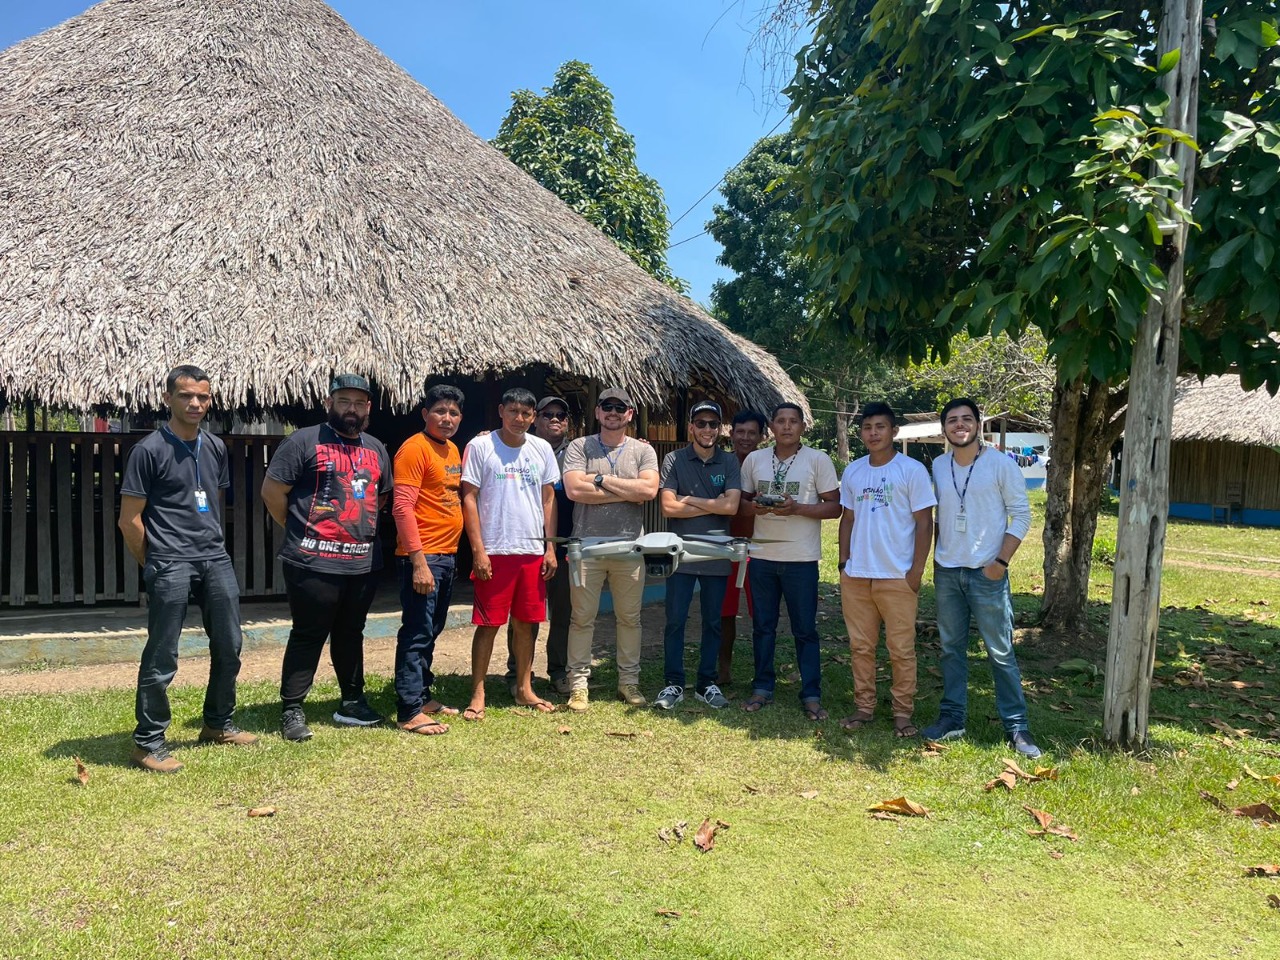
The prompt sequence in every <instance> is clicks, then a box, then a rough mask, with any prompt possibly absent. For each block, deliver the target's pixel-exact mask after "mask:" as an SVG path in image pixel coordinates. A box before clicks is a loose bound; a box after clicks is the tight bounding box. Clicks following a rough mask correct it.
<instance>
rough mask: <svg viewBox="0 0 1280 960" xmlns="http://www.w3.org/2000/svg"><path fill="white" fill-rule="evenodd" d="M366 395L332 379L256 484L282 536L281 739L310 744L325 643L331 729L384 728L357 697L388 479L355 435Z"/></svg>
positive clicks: (363, 383)
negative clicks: (318, 410)
mask: <svg viewBox="0 0 1280 960" xmlns="http://www.w3.org/2000/svg"><path fill="white" fill-rule="evenodd" d="M370 396H371V395H370V390H369V381H368V380H366V379H365V378H364V377H361V376H358V375H356V374H352V373H344V374H341V375H339V376H337V377H334V378H333V382H332V384H331V386H330V388H329V399H328V400H327V401H326V402H325V409H326V410H327V411H328V414H329V419H328V421H327V422H326V423H322V424H319V425H317V426H314V427H305V428H303V429H302V430H298V431H296V432H294V433H292V434H290V435H289V436H288V438H286V439H285V441H284V443H282V444H280V447H279V449H278V450H276V453H275V456H274V457H272V458H271V463H270V465H269V466H268V467H267V476H266V479H265V480H264V481H263V484H262V500H263V502H264V503H265V504H266V507H267V510H268V511H269V512H270V513H271V516H272V517H273V518H274V519H275V521H276V523H278V524H280V525H281V526H282V527H284V530H285V541H284V546H283V547H281V549H280V560H281V561H282V562H283V564H284V580H285V592H286V593H287V595H288V597H289V612H290V613H291V614H292V615H293V629H292V630H290V631H289V641H288V644H287V645H286V646H285V651H284V664H283V667H282V669H281V677H280V701H281V707H282V717H281V729H282V732H283V734H284V738H285V739H286V740H294V741H300V740H309V739H310V738H311V729H310V728H309V727H308V726H307V722H306V716H305V714H304V713H303V710H302V701H303V700H305V699H306V696H307V693H308V692H310V690H311V684H312V682H313V681H314V680H315V675H316V668H317V667H318V666H319V665H320V653H321V651H322V650H323V649H324V642H325V640H326V639H328V640H329V657H330V659H331V661H332V662H333V672H334V673H335V674H337V677H338V685H339V687H340V688H341V690H342V704H341V706H340V707H339V708H338V710H337V711H336V712H335V713H334V714H333V719H334V721H335V722H337V723H340V724H343V725H344V726H353V727H370V726H373V725H375V724H378V723H381V722H382V721H383V717H382V716H381V715H379V714H378V713H377V712H375V711H374V710H373V708H372V707H370V706H369V703H368V701H367V700H365V696H364V624H365V619H366V617H367V616H368V615H369V606H370V605H371V604H372V603H373V595H374V592H375V591H376V590H377V577H376V572H377V571H378V570H380V569H381V568H382V556H381V554H380V551H379V547H378V513H379V511H380V510H381V509H382V505H383V503H384V502H385V500H386V497H387V495H388V494H389V493H390V492H391V485H392V471H391V459H390V457H389V456H388V455H387V448H386V447H384V446H383V445H382V441H381V440H378V439H377V438H376V437H371V436H370V435H369V434H367V433H364V432H363V431H364V428H365V427H366V426H367V425H368V423H369V405H370V403H369V401H370Z"/></svg>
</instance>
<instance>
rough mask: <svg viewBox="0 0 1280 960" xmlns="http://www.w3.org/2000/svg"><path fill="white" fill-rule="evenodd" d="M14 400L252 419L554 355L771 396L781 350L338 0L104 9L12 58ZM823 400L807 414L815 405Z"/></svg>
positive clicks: (0, 143) (0, 238)
mask: <svg viewBox="0 0 1280 960" xmlns="http://www.w3.org/2000/svg"><path fill="white" fill-rule="evenodd" d="M0 91H2V92H0V197H3V199H4V203H3V205H2V206H0V393H3V394H4V395H6V396H7V397H8V398H9V399H11V400H14V399H18V398H34V399H37V400H38V401H40V402H43V403H48V404H55V405H64V406H69V407H74V408H81V409H84V408H87V407H89V406H91V405H94V404H108V405H113V406H120V407H125V408H135V407H147V406H155V405H157V404H158V401H159V393H160V384H159V383H158V382H157V381H158V380H159V378H160V377H161V375H162V374H163V371H165V370H166V369H168V368H169V367H170V366H172V365H173V364H176V363H182V362H190V363H197V364H199V365H201V366H203V367H204V368H205V369H207V370H208V371H209V372H210V374H211V375H212V377H213V386H214V390H215V392H216V393H217V394H218V396H219V399H220V401H221V402H222V403H223V404H225V405H227V406H233V407H241V406H246V405H264V406H270V405H287V404H292V403H299V402H301V403H309V402H311V401H312V400H313V399H314V398H315V397H318V396H322V395H323V394H324V393H325V392H327V390H326V388H327V382H328V379H329V376H330V373H331V372H332V371H335V370H353V371H358V372H360V373H364V374H366V375H369V376H371V377H373V378H374V379H375V380H376V381H377V382H378V384H379V385H380V387H381V389H382V394H383V399H384V402H389V403H391V404H393V405H395V406H405V405H409V404H412V403H413V402H415V401H416V400H417V399H418V397H419V396H420V391H421V389H422V384H423V381H424V380H425V379H426V378H428V377H430V376H439V375H457V376H466V377H481V376H484V375H486V374H489V373H494V374H504V373H509V372H512V371H515V370H518V369H521V368H527V367H530V366H533V365H539V364H545V365H546V366H548V367H550V368H551V369H552V370H553V371H559V372H562V373H571V374H575V375H578V376H582V377H586V378H591V379H595V380H598V381H601V382H607V383H620V384H622V385H623V386H625V387H626V388H627V389H628V390H629V391H631V393H632V395H633V396H634V397H635V398H636V399H637V400H639V401H641V402H645V403H650V404H656V405H659V406H660V405H662V404H663V403H664V402H665V400H666V397H667V392H668V390H669V388H671V387H692V388H694V389H703V390H707V389H709V390H712V391H713V392H716V393H719V394H721V395H722V396H724V397H726V398H727V399H731V400H733V401H735V402H737V403H740V404H744V405H751V406H754V407H760V408H764V409H767V408H768V407H769V406H771V405H772V404H774V403H776V402H778V401H780V400H783V399H788V400H793V401H798V402H800V403H801V404H802V405H804V399H803V397H802V396H801V395H800V392H799V390H798V389H797V388H796V386H795V384H794V383H792V381H791V380H790V378H788V377H787V375H786V374H785V373H784V372H783V371H782V369H781V368H780V367H779V366H778V364H777V363H776V361H775V360H774V359H773V358H772V357H771V356H769V355H768V354H767V353H766V352H764V351H763V350H761V349H759V348H757V347H755V346H753V345H751V344H750V343H748V342H746V341H745V340H743V339H741V338H740V337H737V336H735V335H733V334H732V333H730V332H729V331H728V330H726V329H725V328H724V327H723V326H721V325H720V324H718V323H717V322H715V321H714V320H713V319H711V318H710V317H709V316H708V315H707V314H706V313H705V312H703V311H702V310H701V309H700V308H699V307H698V306H697V305H695V304H694V303H693V302H692V301H690V300H688V299H687V298H685V297H682V296H680V295H678V294H676V293H674V292H673V291H671V290H670V289H669V288H667V287H665V286H663V285H662V284H660V283H658V282H657V281H655V280H653V279H652V278H650V277H649V276H648V274H646V273H644V272H643V271H642V270H641V269H640V268H639V267H637V266H635V265H634V264H633V263H632V262H631V260H630V259H628V258H627V256H626V255H625V254H623V253H622V252H621V251H620V250H618V249H617V247H615V246H614V244H613V243H612V242H611V241H610V240H609V239H608V238H607V237H605V236H604V234H602V233H600V232H599V231H598V230H596V229H595V228H594V227H593V226H591V225H590V224H588V223H587V222H586V221H585V220H583V219H581V218H580V217H579V216H578V215H577V214H575V213H573V212H572V211H571V210H569V209H568V208H567V207H566V206H565V205H564V204H563V203H561V202H560V201H559V199H558V198H556V197H555V196H554V195H552V194H551V193H549V192H548V191H546V190H544V189H543V188H542V187H541V186H539V185H538V184H537V183H536V182H535V181H534V180H533V179H532V178H530V177H529V176H527V175H526V174H525V173H524V172H523V171H521V170H520V169H518V168H517V167H516V166H514V165H513V164H511V163H510V162H509V161H508V160H507V159H506V158H505V157H504V156H502V154H501V153H499V152H498V151H497V150H496V149H494V148H493V147H491V146H489V144H487V143H486V142H484V141H483V140H481V139H480V138H479V137H477V136H476V135H475V134H473V133H472V132H471V131H470V130H468V129H467V128H466V127H465V126H464V125H463V124H462V123H461V122H460V121H459V120H458V119H457V118H456V117H454V116H453V115H452V114H451V113H450V112H449V111H448V110H447V109H446V108H445V107H444V106H443V105H442V104H441V103H440V102H439V101H438V100H436V99H435V97H433V96H432V95H431V94H430V93H429V92H428V91H427V90H426V89H424V88H423V87H422V86H421V85H420V84H418V83H417V82H416V81H415V80H413V78H411V77H410V76H409V75H408V74H407V73H405V71H404V70H402V69H401V68H399V67H398V66H396V65H395V64H394V63H392V62H391V61H390V60H389V59H387V58H386V57H385V56H384V55H383V54H381V53H380V52H379V51H378V50H377V49H376V48H375V47H373V46H372V45H371V44H370V43H368V42H367V41H365V40H364V39H362V38H361V37H359V36H358V35H357V34H356V33H355V32H354V31H353V30H352V29H351V28H350V27H349V26H348V25H347V24H346V23H345V22H344V21H343V20H342V19H341V18H340V17H339V16H338V15H337V14H336V13H335V12H334V11H333V10H331V9H330V8H329V7H327V6H326V5H324V4H323V3H321V2H319V0H106V2H103V3H100V4H98V5H97V6H95V7H93V8H91V9H90V10H88V11H87V12H86V13H84V14H82V15H81V16H79V17H76V18H74V19H72V20H69V21H67V22H66V23H64V24H62V25H60V26H58V27H55V28H53V29H51V30H48V31H46V32H44V33H42V34H40V35H39V36H36V37H32V38H30V39H28V40H25V41H23V42H22V43H19V44H16V45H15V46H13V47H10V48H9V49H8V50H5V51H3V52H0ZM806 408H807V407H806Z"/></svg>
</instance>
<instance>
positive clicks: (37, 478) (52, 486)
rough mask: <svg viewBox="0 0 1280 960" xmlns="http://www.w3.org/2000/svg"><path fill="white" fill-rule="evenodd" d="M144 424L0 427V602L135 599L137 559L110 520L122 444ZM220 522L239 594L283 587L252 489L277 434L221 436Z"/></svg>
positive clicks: (124, 450) (275, 542) (273, 532)
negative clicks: (72, 429)
mask: <svg viewBox="0 0 1280 960" xmlns="http://www.w3.org/2000/svg"><path fill="white" fill-rule="evenodd" d="M143 436H145V434H113V433H52V432H50V433H6V432H0V604H3V605H7V606H15V607H17V606H22V605H24V604H28V603H39V604H58V605H66V604H94V603H97V602H99V601H136V600H137V599H138V596H139V573H140V570H139V567H138V564H137V562H136V561H135V560H134V559H133V557H132V556H131V555H130V554H129V552H128V550H127V549H126V548H125V546H124V542H123V540H122V538H121V536H120V533H119V531H118V530H117V529H116V517H117V515H118V511H119V509H120V481H121V478H122V476H123V473H124V462H125V459H126V457H127V456H128V452H129V448H130V447H132V446H133V444H135V443H137V442H138V441H139V440H141V439H142V438H143ZM222 439H223V441H224V442H225V443H226V445H227V453H228V456H229V458H230V469H231V487H230V489H229V490H228V491H227V500H226V509H225V511H224V527H225V530H226V536H227V552H228V553H229V554H230V555H231V559H232V561H233V562H234V564H235V569H236V577H237V579H238V580H239V582H240V590H241V592H242V594H243V595H244V596H247V597H253V596H273V595H278V594H282V593H283V592H284V580H283V574H282V571H281V568H280V563H279V561H278V560H276V559H275V554H276V551H277V550H278V549H279V547H280V542H281V537H282V535H283V531H281V530H280V529H279V527H277V526H276V525H275V524H274V523H273V522H271V518H270V517H269V516H268V515H267V511H266V508H265V507H264V506H263V505H262V501H261V499H260V498H259V496H258V490H260V489H261V487H262V478H263V476H264V474H265V473H266V467H267V461H268V460H269V459H270V457H271V454H272V453H273V452H274V451H275V448H276V447H277V446H278V445H279V444H280V441H281V440H282V439H283V438H282V437H259V436H224V437H223V438H222Z"/></svg>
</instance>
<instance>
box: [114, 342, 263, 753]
mask: <svg viewBox="0 0 1280 960" xmlns="http://www.w3.org/2000/svg"><path fill="white" fill-rule="evenodd" d="M211 402H212V395H211V394H210V391H209V376H208V374H206V373H205V372H204V371H203V370H201V369H200V368H199V367H194V366H191V365H189V364H184V365H183V366H179V367H174V368H173V369H172V370H170V371H169V374H168V376H167V377H166V378H165V389H164V404H165V406H166V407H168V408H169V422H168V423H166V424H165V425H164V426H162V427H161V428H160V429H159V430H156V431H155V432H154V433H152V434H151V435H150V436H148V437H147V438H146V439H145V440H142V441H141V442H139V443H138V444H136V445H135V446H134V448H133V450H132V451H131V452H130V454H129V459H128V462H127V463H126V464H125V468H124V480H123V482H122V483H121V485H120V493H121V496H120V517H119V521H118V523H119V527H120V532H121V534H123V536H124V542H125V545H126V546H127V547H128V548H129V552H130V553H132V554H133V556H134V557H135V558H136V559H137V561H138V563H140V564H142V582H143V583H144V584H145V585H146V589H147V645H146V647H145V648H144V649H143V651H142V661H141V663H140V664H139V666H138V693H137V698H136V702H135V707H134V712H135V715H136V717H137V721H138V725H137V727H136V728H135V729H134V732H133V741H134V743H135V744H136V746H135V747H134V749H133V753H132V755H131V757H130V760H131V762H132V763H133V764H134V765H135V766H139V767H141V768H142V769H144V770H150V771H152V772H153V773H177V772H178V771H179V770H181V769H182V764H181V763H179V762H178V761H177V760H175V759H174V758H173V756H172V755H171V754H170V753H169V748H168V746H167V745H166V743H165V731H166V730H167V729H168V727H169V721H170V718H171V715H170V711H169V693H168V690H169V684H170V683H172V682H173V678H174V676H176V675H177V672H178V639H179V637H180V636H181V635H182V623H183V621H184V620H185V619H186V616H187V602H188V599H189V598H190V597H193V596H194V597H195V600H196V602H197V603H198V604H200V613H201V615H202V617H203V619H204V630H205V633H206V634H208V636H209V686H208V688H207V689H206V691H205V698H204V726H203V727H202V728H201V730H200V740H201V742H204V743H221V744H235V745H240V746H243V745H247V744H251V743H254V742H256V741H257V739H258V738H257V737H255V736H254V735H253V734H251V733H245V732H244V731H243V730H240V729H239V728H237V727H236V725H235V724H233V723H232V722H231V716H232V714H233V713H234V712H235V707H236V677H237V676H238V675H239V673H240V642H241V637H240V589H239V587H238V585H237V584H236V574H235V570H234V569H233V568H232V566H231V558H230V557H229V556H227V549H226V545H225V543H224V541H223V535H222V491H223V490H225V489H226V488H227V487H228V486H229V485H230V482H231V481H230V475H229V473H228V470H227V448H226V447H225V446H223V443H222V441H221V440H219V439H218V438H217V437H215V436H214V435H213V434H211V433H205V432H204V431H202V430H201V429H200V423H201V421H203V420H204V418H205V414H207V413H208V412H209V405H210V403H211Z"/></svg>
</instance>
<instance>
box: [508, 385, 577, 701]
mask: <svg viewBox="0 0 1280 960" xmlns="http://www.w3.org/2000/svg"><path fill="white" fill-rule="evenodd" d="M530 432H531V433H533V434H534V435H535V436H538V437H541V438H542V439H543V440H545V441H547V443H549V444H551V451H552V452H553V453H554V454H555V455H556V463H557V465H559V467H560V470H561V472H562V473H563V471H564V455H565V452H566V451H567V450H568V449H569V403H568V401H566V400H565V399H564V398H563V397H556V396H549V397H543V398H542V399H541V400H539V401H538V415H537V417H536V418H535V419H534V421H533V429H532V430H531V431H530ZM555 490H556V536H557V537H570V536H573V501H572V500H570V499H569V495H568V494H567V493H565V492H564V481H563V480H562V479H557V480H556V484H555ZM556 559H557V560H558V561H559V565H558V566H557V567H556V573H555V576H554V577H552V578H551V580H550V581H549V582H548V583H547V615H548V616H547V619H548V623H547V676H549V677H550V678H551V686H552V687H554V688H555V691H556V693H558V694H561V695H562V696H568V695H569V616H570V610H571V608H570V606H569V563H568V560H567V559H566V557H565V548H564V547H563V546H562V545H558V546H557V547H556ZM507 637H508V639H510V637H511V628H510V626H508V628H507ZM533 642H534V644H535V645H536V644H537V642H538V624H536V623H535V624H534V625H533ZM506 680H507V686H508V687H510V688H512V691H511V697H512V699H515V689H514V687H515V682H516V655H515V651H514V650H511V649H510V643H508V652H507V676H506Z"/></svg>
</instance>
